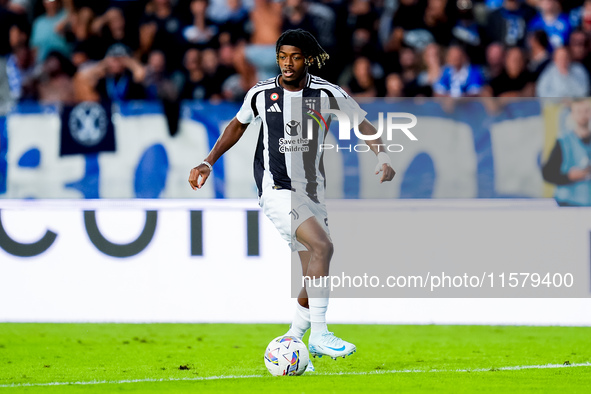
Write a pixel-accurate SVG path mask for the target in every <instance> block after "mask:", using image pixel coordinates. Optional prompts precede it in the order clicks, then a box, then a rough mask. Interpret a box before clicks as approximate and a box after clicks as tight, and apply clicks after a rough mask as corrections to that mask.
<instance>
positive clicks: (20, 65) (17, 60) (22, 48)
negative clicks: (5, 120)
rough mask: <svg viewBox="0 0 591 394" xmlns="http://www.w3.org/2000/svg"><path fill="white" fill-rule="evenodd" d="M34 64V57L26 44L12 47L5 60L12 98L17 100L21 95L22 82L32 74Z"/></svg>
mask: <svg viewBox="0 0 591 394" xmlns="http://www.w3.org/2000/svg"><path fill="white" fill-rule="evenodd" d="M34 66H35V58H34V55H33V53H32V51H31V49H30V48H29V47H28V46H26V45H24V44H21V45H18V46H17V47H16V48H14V50H13V52H12V54H11V55H10V56H9V57H8V60H7V62H6V75H7V77H8V86H9V87H10V96H11V98H12V99H13V100H15V101H18V100H20V99H21V98H22V97H23V84H25V83H26V81H28V80H29V79H30V78H31V77H32V76H33V72H34V70H35V67H34Z"/></svg>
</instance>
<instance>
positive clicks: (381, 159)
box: [376, 152, 392, 172]
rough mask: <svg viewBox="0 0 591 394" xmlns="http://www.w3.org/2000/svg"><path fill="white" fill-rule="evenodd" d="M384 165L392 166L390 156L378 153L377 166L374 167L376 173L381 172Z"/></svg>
mask: <svg viewBox="0 0 591 394" xmlns="http://www.w3.org/2000/svg"><path fill="white" fill-rule="evenodd" d="M384 164H388V165H389V166H390V167H391V166H392V161H391V160H390V156H388V154H387V153H386V152H380V153H378V164H377V165H376V172H380V171H382V166H383V165H384Z"/></svg>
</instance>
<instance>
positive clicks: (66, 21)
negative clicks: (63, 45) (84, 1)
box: [55, 1, 94, 44]
mask: <svg viewBox="0 0 591 394" xmlns="http://www.w3.org/2000/svg"><path fill="white" fill-rule="evenodd" d="M64 11H65V12H66V16H65V18H63V19H62V20H61V21H60V22H59V23H58V24H57V25H56V27H55V31H56V32H57V33H58V34H60V35H61V36H64V37H65V38H66V41H68V43H71V44H75V43H78V42H84V41H86V40H88V39H89V37H90V35H91V29H90V25H91V24H92V21H93V20H94V11H93V10H92V8H90V7H87V6H85V5H81V6H79V7H76V4H75V3H74V1H64Z"/></svg>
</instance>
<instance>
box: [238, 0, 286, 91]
mask: <svg viewBox="0 0 591 394" xmlns="http://www.w3.org/2000/svg"><path fill="white" fill-rule="evenodd" d="M250 20H251V22H252V35H251V37H250V43H249V45H247V46H246V47H244V48H243V47H242V46H240V47H238V51H239V52H243V53H239V54H238V55H237V56H238V57H241V58H242V57H244V58H245V59H246V60H247V61H248V62H249V63H250V64H251V65H252V66H254V68H255V69H256V76H255V77H254V78H252V80H254V81H255V83H256V80H264V79H267V78H273V77H275V76H277V73H278V68H277V62H276V60H275V42H276V41H277V39H278V38H279V36H280V35H281V26H282V23H283V18H282V14H281V4H280V3H278V2H276V1H273V0H254V8H253V9H252V11H251V12H250ZM234 67H235V68H236V69H237V70H238V67H236V63H235V64H234ZM241 75H243V74H241ZM243 76H244V75H243ZM248 79H251V78H248ZM239 85H242V83H240V84H239ZM234 86H235V87H236V86H238V85H234ZM248 89H250V87H248ZM248 89H247V90H248ZM239 90H241V89H239ZM237 91H238V90H237ZM237 91H236V92H237ZM244 94H246V91H244ZM234 97H236V96H234Z"/></svg>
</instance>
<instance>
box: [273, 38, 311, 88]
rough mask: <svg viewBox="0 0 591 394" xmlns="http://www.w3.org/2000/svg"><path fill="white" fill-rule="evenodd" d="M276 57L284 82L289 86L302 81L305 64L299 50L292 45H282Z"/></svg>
mask: <svg viewBox="0 0 591 394" xmlns="http://www.w3.org/2000/svg"><path fill="white" fill-rule="evenodd" d="M277 57H278V62H279V68H280V69H281V77H282V79H283V81H284V82H287V83H288V84H289V83H293V82H297V81H299V80H301V79H302V77H303V76H304V75H305V73H306V63H305V59H304V54H303V53H302V50H301V49H300V48H298V47H294V46H292V45H282V46H281V47H280V48H279V54H278V55H277Z"/></svg>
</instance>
